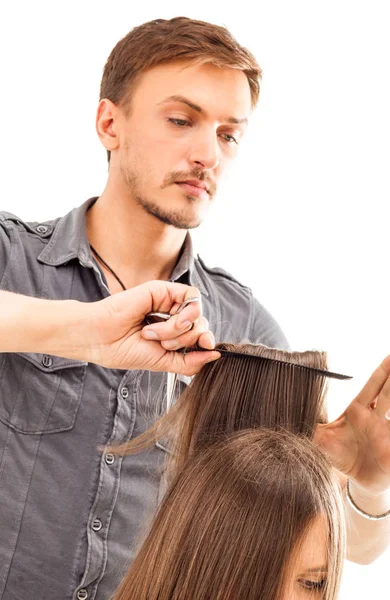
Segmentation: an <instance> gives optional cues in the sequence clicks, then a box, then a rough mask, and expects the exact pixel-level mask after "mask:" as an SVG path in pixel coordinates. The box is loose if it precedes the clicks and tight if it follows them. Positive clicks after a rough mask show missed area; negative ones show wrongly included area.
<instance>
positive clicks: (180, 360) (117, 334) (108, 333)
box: [79, 281, 220, 375]
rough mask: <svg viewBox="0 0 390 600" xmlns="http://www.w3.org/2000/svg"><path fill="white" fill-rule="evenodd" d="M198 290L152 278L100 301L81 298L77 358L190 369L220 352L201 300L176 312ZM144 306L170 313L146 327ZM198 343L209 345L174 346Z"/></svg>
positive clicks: (188, 372) (174, 370)
mask: <svg viewBox="0 0 390 600" xmlns="http://www.w3.org/2000/svg"><path fill="white" fill-rule="evenodd" d="M199 296H200V294H199V290H198V289H197V288H194V287H188V286H185V285H182V284H179V283H170V282H166V281H151V282H148V283H145V284H142V285H140V286H137V287H135V288H132V289H130V290H127V291H125V292H121V293H119V294H115V295H113V296H110V297H109V298H105V299H104V300H101V301H99V302H95V303H91V304H85V305H84V311H85V315H86V319H85V327H86V330H85V331H84V336H85V337H84V339H85V340H86V341H87V347H86V348H83V344H81V345H80V346H79V347H80V349H81V355H82V356H80V357H79V358H81V359H83V358H84V360H85V359H86V360H88V361H90V362H95V363H97V364H100V365H102V366H104V367H110V368H116V369H145V370H151V371H170V372H172V373H182V374H184V375H193V374H194V373H196V372H197V371H199V369H200V368H201V367H202V366H203V365H204V364H205V363H207V362H210V361H212V360H216V359H217V358H219V356H220V354H219V353H218V352H215V351H212V349H213V348H214V345H215V342H214V336H213V334H212V333H211V331H209V329H208V322H207V320H206V319H205V318H204V317H203V316H202V313H201V304H200V302H194V303H190V304H188V305H187V306H186V307H185V308H184V309H183V310H182V311H181V312H180V313H178V314H177V315H176V314H175V313H176V311H177V308H178V306H179V305H180V304H181V303H182V302H184V301H185V300H188V299H189V298H193V297H199ZM149 312H166V313H170V314H172V315H174V316H172V317H171V318H170V319H169V320H168V321H166V322H164V323H155V324H153V325H148V326H146V327H145V322H144V319H145V315H146V314H147V313H149ZM196 344H197V345H198V346H200V347H202V348H205V349H207V350H208V351H199V352H188V353H187V354H185V353H182V352H177V350H179V349H181V348H186V347H191V346H194V345H196Z"/></svg>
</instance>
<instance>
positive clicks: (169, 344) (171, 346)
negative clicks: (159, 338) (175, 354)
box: [163, 340, 178, 350]
mask: <svg viewBox="0 0 390 600" xmlns="http://www.w3.org/2000/svg"><path fill="white" fill-rule="evenodd" d="M163 346H164V348H165V349H166V350H176V348H177V347H178V343H177V341H176V340H167V341H166V342H164V343H163Z"/></svg>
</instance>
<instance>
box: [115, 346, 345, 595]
mask: <svg viewBox="0 0 390 600" xmlns="http://www.w3.org/2000/svg"><path fill="white" fill-rule="evenodd" d="M217 349H219V350H223V351H226V350H228V351H230V352H234V353H235V354H234V355H228V356H226V357H225V356H223V357H222V358H220V359H219V360H217V361H215V362H212V363H208V364H206V365H205V366H204V367H203V368H202V369H201V371H200V372H199V373H198V374H197V375H196V376H195V377H194V378H193V380H192V382H191V384H190V385H189V387H188V388H187V390H186V391H185V392H184V393H183V394H182V395H181V396H180V398H179V399H178V401H177V403H176V404H175V405H174V406H173V407H172V408H171V409H170V411H168V413H167V414H166V415H164V416H163V417H162V418H161V419H160V420H159V421H157V423H156V424H155V426H154V427H152V428H151V429H150V430H148V431H147V432H145V433H144V434H143V435H141V436H139V437H138V438H135V439H134V440H131V441H130V442H129V443H127V444H124V445H122V446H120V447H118V448H116V449H114V451H115V452H117V453H134V452H139V451H141V450H143V449H145V448H147V447H150V446H152V445H154V444H155V443H156V441H159V442H160V441H161V440H163V443H164V444H165V445H167V446H168V447H170V449H171V460H170V469H169V471H168V474H169V481H170V485H169V487H168V492H167V494H166V496H165V498H164V500H163V502H162V504H161V506H160V509H159V511H158V514H157V516H156V518H155V520H154V523H153V525H152V528H151V530H150V533H149V535H148V537H147V538H146V540H145V541H144V543H143V545H142V546H141V548H140V551H139V553H138V554H137V556H136V558H135V561H134V562H133V564H132V565H131V567H130V569H129V571H128V573H127V574H126V576H125V578H124V580H123V582H122V584H121V587H120V588H119V590H118V592H117V594H116V596H115V600H135V599H137V600H179V599H180V600H187V599H188V600H189V599H191V600H192V599H194V598H196V600H211V599H213V600H222V599H223V600H237V599H238V598H246V600H255V599H256V600H258V599H259V598H261V599H262V600H277V599H278V597H279V596H280V593H281V591H282V588H283V585H284V582H285V579H286V569H287V568H290V566H291V563H292V561H293V560H294V556H295V555H296V553H297V551H298V549H299V546H300V544H301V543H302V540H303V539H304V536H305V535H306V534H307V532H308V530H309V528H310V525H311V524H312V523H313V522H314V520H315V519H316V518H317V517H319V516H322V517H323V519H324V522H325V526H326V531H327V567H328V575H327V583H326V584H325V586H324V589H323V590H321V597H322V598H323V599H325V600H335V599H336V597H337V590H338V587H339V581H340V573H341V567H342V560H343V557H344V546H345V532H344V520H343V505H342V499H341V494H340V489H339V483H338V480H337V477H336V476H335V473H334V472H333V469H332V467H331V465H330V463H329V462H328V460H327V459H326V458H325V456H324V455H323V453H322V452H321V451H320V450H319V449H318V448H317V447H316V446H315V444H314V442H313V440H312V438H313V435H314V431H315V426H316V424H317V423H318V422H326V420H327V419H326V410H325V406H324V395H325V382H326V377H325V376H324V375H322V374H320V373H318V372H316V371H314V370H312V369H310V368H307V367H314V368H317V369H326V368H327V364H326V355H325V353H323V352H318V351H309V352H289V351H284V350H276V349H272V348H268V347H266V346H263V345H253V344H239V345H233V344H218V345H217ZM297 365H298V366H297ZM110 450H111V449H110Z"/></svg>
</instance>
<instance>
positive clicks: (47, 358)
mask: <svg viewBox="0 0 390 600" xmlns="http://www.w3.org/2000/svg"><path fill="white" fill-rule="evenodd" d="M42 364H43V366H44V367H51V366H52V364H53V359H52V357H51V356H48V355H47V354H45V355H44V356H43V357H42Z"/></svg>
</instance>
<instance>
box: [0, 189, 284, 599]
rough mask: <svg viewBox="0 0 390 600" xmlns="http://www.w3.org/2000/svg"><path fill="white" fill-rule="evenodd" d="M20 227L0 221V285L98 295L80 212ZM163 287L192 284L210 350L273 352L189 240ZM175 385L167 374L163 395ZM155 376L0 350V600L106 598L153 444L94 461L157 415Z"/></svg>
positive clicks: (153, 457)
mask: <svg viewBox="0 0 390 600" xmlns="http://www.w3.org/2000/svg"><path fill="white" fill-rule="evenodd" d="M94 200H95V199H94V198H92V199H90V200H88V201H87V202H85V203H84V204H83V205H82V206H80V207H79V208H76V209H74V210H73V211H72V212H70V213H69V214H68V215H66V216H64V217H62V218H60V219H55V220H53V221H48V222H45V223H25V222H23V221H22V220H21V219H19V218H17V217H15V216H14V215H11V214H9V213H5V212H2V213H0V289H2V290H8V291H11V292H18V293H21V294H25V295H28V296H35V297H40V298H51V299H69V298H72V299H75V300H80V301H82V302H91V301H95V300H100V299H102V298H104V297H106V296H108V295H109V290H108V288H107V283H106V280H105V277H104V274H103V273H102V272H101V270H100V268H99V266H98V265H97V263H96V262H95V261H94V259H93V258H92V255H91V252H90V249H89V245H88V241H87V237H86V223H85V215H86V211H87V210H88V208H89V207H90V206H91V204H92V203H93V202H94ZM171 280H173V281H181V282H183V283H188V284H190V285H194V286H196V287H198V288H199V290H200V292H201V296H202V306H203V312H204V314H205V316H206V317H207V319H208V320H209V322H210V328H211V329H212V330H213V332H214V334H215V337H216V340H217V341H233V342H235V341H241V340H251V341H253V342H262V343H265V344H267V345H269V346H275V347H286V346H287V342H286V340H285V337H284V336H283V334H282V332H281V330H280V328H279V327H278V325H277V324H276V323H275V321H274V320H273V318H272V317H271V316H270V314H269V313H268V312H267V311H266V310H265V309H264V308H263V307H262V306H261V305H260V304H259V303H258V302H257V301H256V300H255V299H254V298H253V296H252V293H251V290H250V289H249V288H248V287H246V286H243V285H242V284H240V283H239V282H238V281H237V280H236V279H234V278H233V277H232V276H231V275H230V274H228V273H227V272H226V271H223V270H222V269H210V268H208V267H206V265H205V264H204V263H203V261H202V260H201V258H200V257H199V256H197V257H194V255H193V251H192V245H191V239H190V237H189V236H187V238H186V242H185V244H184V247H183V251H182V253H181V256H180V258H179V261H178V264H177V265H176V267H175V269H174V271H173V273H172V277H171ZM187 383H188V378H186V377H181V376H179V377H178V379H177V383H176V394H179V393H180V392H181V391H183V390H184V389H185V385H186V384H187ZM166 386H167V374H165V373H151V372H149V371H123V370H119V369H116V370H115V369H105V368H103V367H99V366H97V365H94V364H87V363H83V362H80V361H77V360H69V359H65V358H59V357H56V356H49V355H41V354H35V353H29V354H18V353H12V354H6V353H3V354H0V598H1V599H3V600H16V599H19V600H42V599H43V598H45V597H50V598H55V599H56V600H71V599H73V600H83V599H86V598H88V599H92V598H95V599H96V600H108V598H109V597H110V596H111V595H112V593H113V592H114V589H115V588H116V587H117V586H118V584H119V582H120V580H121V578H122V577H123V575H124V573H125V572H126V570H127V567H128V565H129V563H130V561H131V558H132V557H133V556H134V552H135V549H136V547H137V544H138V543H139V538H140V536H142V534H143V532H144V531H145V528H146V525H147V523H149V521H150V519H151V518H152V516H153V513H154V512H155V510H156V507H157V505H158V502H159V499H160V496H161V493H162V484H161V478H160V475H159V473H160V471H161V466H162V463H163V460H164V457H165V455H166V452H165V450H164V448H163V446H160V445H156V447H154V448H153V449H152V450H150V451H148V452H144V453H142V454H139V455H136V456H128V457H125V458H122V457H118V456H115V457H114V456H113V455H111V454H107V453H104V452H103V451H102V448H104V446H105V445H107V444H119V443H121V442H123V441H125V440H127V439H129V438H132V437H135V436H137V435H139V434H140V433H141V432H143V431H145V429H146V428H147V427H148V426H150V425H151V424H152V423H153V422H154V420H155V418H156V416H158V415H159V414H162V412H163V411H164V405H165V398H166Z"/></svg>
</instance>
